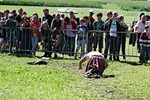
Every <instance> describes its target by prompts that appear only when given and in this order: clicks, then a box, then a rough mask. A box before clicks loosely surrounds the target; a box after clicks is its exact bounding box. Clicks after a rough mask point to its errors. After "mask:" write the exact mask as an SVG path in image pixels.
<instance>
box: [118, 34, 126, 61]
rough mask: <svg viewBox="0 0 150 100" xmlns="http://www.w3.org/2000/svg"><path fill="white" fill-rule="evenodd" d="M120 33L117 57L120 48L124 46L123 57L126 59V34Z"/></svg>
mask: <svg viewBox="0 0 150 100" xmlns="http://www.w3.org/2000/svg"><path fill="white" fill-rule="evenodd" d="M120 34H121V35H120V36H117V57H118V58H119V53H120V48H122V55H123V59H125V47H126V36H125V34H123V33H120Z"/></svg>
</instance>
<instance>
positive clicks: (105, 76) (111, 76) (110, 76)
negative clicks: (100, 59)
mask: <svg viewBox="0 0 150 100" xmlns="http://www.w3.org/2000/svg"><path fill="white" fill-rule="evenodd" d="M114 77H115V75H103V76H102V78H114Z"/></svg>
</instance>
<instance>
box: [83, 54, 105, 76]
mask: <svg viewBox="0 0 150 100" xmlns="http://www.w3.org/2000/svg"><path fill="white" fill-rule="evenodd" d="M106 63H107V62H106V60H105V59H104V58H103V57H101V56H97V55H94V56H92V57H91V58H90V60H89V61H88V63H87V66H86V70H85V72H87V71H89V70H91V69H93V68H94V69H97V72H96V73H97V74H101V75H102V74H103V72H104V70H105V69H106V68H107V66H106V65H107V64H106Z"/></svg>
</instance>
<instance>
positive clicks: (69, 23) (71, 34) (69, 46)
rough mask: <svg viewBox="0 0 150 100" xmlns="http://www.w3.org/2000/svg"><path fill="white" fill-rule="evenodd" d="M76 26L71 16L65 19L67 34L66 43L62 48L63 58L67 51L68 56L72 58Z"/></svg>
mask: <svg viewBox="0 0 150 100" xmlns="http://www.w3.org/2000/svg"><path fill="white" fill-rule="evenodd" d="M76 28H77V25H76V23H75V21H74V20H71V19H70V18H69V17H66V18H65V19H64V27H63V32H64V35H65V44H64V46H63V49H62V56H61V57H62V58H63V57H64V52H65V51H66V52H67V53H68V58H70V57H71V56H72V54H73V53H74V48H75V47H74V44H75V35H76Z"/></svg>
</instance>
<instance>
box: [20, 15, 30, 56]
mask: <svg viewBox="0 0 150 100" xmlns="http://www.w3.org/2000/svg"><path fill="white" fill-rule="evenodd" d="M21 29H22V30H21V31H22V35H21V36H22V37H21V54H23V55H30V53H31V52H30V50H31V47H32V46H31V36H30V22H29V20H28V19H27V16H26V15H23V16H22V22H21Z"/></svg>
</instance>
